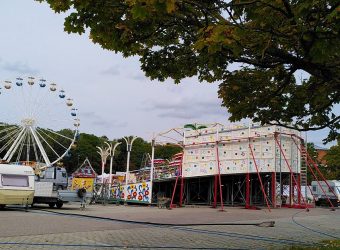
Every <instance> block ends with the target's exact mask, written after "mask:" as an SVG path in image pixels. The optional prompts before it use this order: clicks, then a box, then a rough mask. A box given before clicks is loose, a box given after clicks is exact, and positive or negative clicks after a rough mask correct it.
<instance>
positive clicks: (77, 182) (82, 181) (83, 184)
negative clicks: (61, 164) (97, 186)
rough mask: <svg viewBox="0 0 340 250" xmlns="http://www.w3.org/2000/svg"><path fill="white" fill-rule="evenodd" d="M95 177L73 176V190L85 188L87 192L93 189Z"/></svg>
mask: <svg viewBox="0 0 340 250" xmlns="http://www.w3.org/2000/svg"><path fill="white" fill-rule="evenodd" d="M93 185H94V179H93V178H73V180H72V190H77V189H80V188H85V189H86V191H87V192H92V191H93Z"/></svg>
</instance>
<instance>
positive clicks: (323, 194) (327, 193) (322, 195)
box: [312, 180, 340, 206]
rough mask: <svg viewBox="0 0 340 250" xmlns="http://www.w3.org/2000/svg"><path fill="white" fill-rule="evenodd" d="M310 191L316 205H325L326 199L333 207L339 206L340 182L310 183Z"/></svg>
mask: <svg viewBox="0 0 340 250" xmlns="http://www.w3.org/2000/svg"><path fill="white" fill-rule="evenodd" d="M327 184H328V185H327ZM320 186H321V187H320ZM312 190H313V195H314V198H315V199H316V205H323V204H327V200H328V199H330V200H331V201H332V203H333V205H334V206H338V205H339V203H340V181H338V180H327V183H326V182H325V181H319V182H317V181H312ZM334 195H335V196H334Z"/></svg>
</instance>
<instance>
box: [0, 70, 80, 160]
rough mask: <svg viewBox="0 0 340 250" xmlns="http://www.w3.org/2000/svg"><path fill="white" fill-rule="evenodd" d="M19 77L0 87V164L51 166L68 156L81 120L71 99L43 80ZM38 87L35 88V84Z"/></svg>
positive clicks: (55, 85)
mask: <svg viewBox="0 0 340 250" xmlns="http://www.w3.org/2000/svg"><path fill="white" fill-rule="evenodd" d="M37 79H38V78H35V77H32V76H30V77H27V78H21V77H18V78H16V80H15V81H14V82H15V84H12V81H10V80H5V81H3V84H2V85H3V88H1V87H0V94H1V95H0V105H1V107H2V109H1V110H0V161H1V162H23V161H24V162H32V161H33V162H39V163H41V164H44V165H46V166H51V165H53V164H55V163H57V162H58V161H60V160H61V159H62V158H63V157H64V156H65V155H66V154H68V152H69V150H70V149H71V147H72V145H73V144H74V143H75V140H76V138H77V137H78V133H79V132H78V131H79V126H80V120H79V118H78V116H77V112H76V111H77V109H76V108H74V107H73V105H74V103H73V99H71V98H67V99H66V100H65V99H64V98H65V97H66V92H65V91H64V90H63V89H60V91H58V92H57V91H56V90H57V84H55V83H50V84H49V87H48V88H45V87H46V86H47V81H46V80H45V79H43V78H40V79H38V80H37ZM36 83H37V84H36Z"/></svg>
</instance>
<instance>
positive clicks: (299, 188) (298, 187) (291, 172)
mask: <svg viewBox="0 0 340 250" xmlns="http://www.w3.org/2000/svg"><path fill="white" fill-rule="evenodd" d="M274 139H275V142H276V144H277V145H278V146H279V149H280V152H281V154H282V156H283V158H284V160H285V162H286V164H287V167H288V168H289V171H290V174H291V177H292V179H293V181H294V183H295V185H296V187H297V189H298V193H300V195H301V197H302V201H303V203H304V204H305V207H306V208H307V203H306V202H305V199H304V198H303V196H302V193H301V187H300V186H299V185H298V183H297V181H296V179H295V177H294V173H293V170H292V168H291V166H290V164H289V162H288V160H287V157H286V155H285V153H284V152H283V149H282V147H281V144H280V142H279V141H278V139H277V133H275V135H274ZM290 182H291V181H290ZM290 185H291V184H290ZM293 193H294V190H293ZM299 207H302V206H301V205H299Z"/></svg>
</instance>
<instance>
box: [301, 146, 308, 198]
mask: <svg viewBox="0 0 340 250" xmlns="http://www.w3.org/2000/svg"><path fill="white" fill-rule="evenodd" d="M301 143H302V142H301ZM307 154H308V153H307V150H306V148H305V147H301V169H300V181H301V186H304V187H306V193H307V185H308V183H307V168H308V166H307V164H308V162H307V161H308V158H307ZM305 197H307V195H306V194H305Z"/></svg>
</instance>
